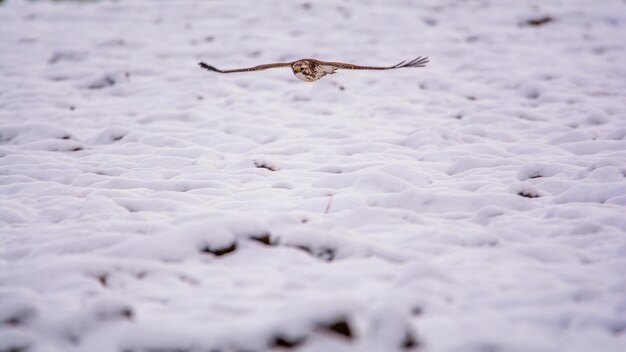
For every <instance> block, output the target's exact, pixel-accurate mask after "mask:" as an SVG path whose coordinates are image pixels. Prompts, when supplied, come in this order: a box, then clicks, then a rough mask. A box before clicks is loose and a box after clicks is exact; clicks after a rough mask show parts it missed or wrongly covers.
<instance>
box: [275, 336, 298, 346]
mask: <svg viewBox="0 0 626 352" xmlns="http://www.w3.org/2000/svg"><path fill="white" fill-rule="evenodd" d="M304 340H305V338H304V337H295V338H294V337H286V336H284V335H276V336H275V337H274V338H273V341H272V344H271V347H272V348H277V347H278V348H296V347H298V346H300V345H302V344H303V343H304Z"/></svg>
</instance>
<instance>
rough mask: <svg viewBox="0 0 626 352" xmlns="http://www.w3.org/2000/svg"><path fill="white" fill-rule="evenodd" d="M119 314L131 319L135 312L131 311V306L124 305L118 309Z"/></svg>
mask: <svg viewBox="0 0 626 352" xmlns="http://www.w3.org/2000/svg"><path fill="white" fill-rule="evenodd" d="M120 315H121V316H122V318H124V319H126V320H133V317H134V316H135V312H133V309H132V308H130V307H126V308H124V309H122V310H121V311H120Z"/></svg>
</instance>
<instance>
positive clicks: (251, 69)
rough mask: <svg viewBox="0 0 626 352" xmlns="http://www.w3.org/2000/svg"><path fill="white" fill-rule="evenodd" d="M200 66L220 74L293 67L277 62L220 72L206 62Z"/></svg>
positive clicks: (288, 63) (286, 63)
mask: <svg viewBox="0 0 626 352" xmlns="http://www.w3.org/2000/svg"><path fill="white" fill-rule="evenodd" d="M198 65H200V67H202V68H204V69H207V70H209V71H215V72H219V73H233V72H252V71H262V70H267V69H268V68H275V67H288V66H291V63H290V62H277V63H273V64H265V65H258V66H254V67H246V68H237V69H234V70H220V69H217V68H215V67H213V66H211V65H207V64H206V63H204V62H199V63H198Z"/></svg>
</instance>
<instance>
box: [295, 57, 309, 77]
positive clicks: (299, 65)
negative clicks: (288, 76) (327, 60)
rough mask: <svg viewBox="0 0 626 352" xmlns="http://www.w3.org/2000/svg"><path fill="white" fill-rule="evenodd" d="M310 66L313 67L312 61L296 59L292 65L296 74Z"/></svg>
mask: <svg viewBox="0 0 626 352" xmlns="http://www.w3.org/2000/svg"><path fill="white" fill-rule="evenodd" d="M310 67H311V63H310V62H308V61H306V60H300V61H296V62H294V63H293V64H292V65H291V69H292V70H293V73H294V74H296V73H300V72H303V71H306V70H308V69H309V68H310Z"/></svg>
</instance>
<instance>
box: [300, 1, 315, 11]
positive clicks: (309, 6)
mask: <svg viewBox="0 0 626 352" xmlns="http://www.w3.org/2000/svg"><path fill="white" fill-rule="evenodd" d="M302 8H303V9H305V10H310V9H312V8H313V5H311V3H310V2H305V3H303V4H302Z"/></svg>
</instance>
